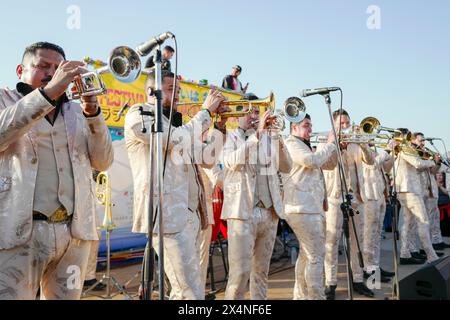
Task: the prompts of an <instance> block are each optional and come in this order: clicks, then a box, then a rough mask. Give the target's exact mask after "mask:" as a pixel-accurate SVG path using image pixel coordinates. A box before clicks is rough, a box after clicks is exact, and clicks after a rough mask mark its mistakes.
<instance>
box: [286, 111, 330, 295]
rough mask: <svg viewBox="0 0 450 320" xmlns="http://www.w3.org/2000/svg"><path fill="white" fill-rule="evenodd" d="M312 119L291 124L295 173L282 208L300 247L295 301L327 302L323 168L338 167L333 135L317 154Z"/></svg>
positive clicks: (288, 180)
mask: <svg viewBox="0 0 450 320" xmlns="http://www.w3.org/2000/svg"><path fill="white" fill-rule="evenodd" d="M311 131H312V124H311V117H310V116H309V115H306V117H305V119H303V120H302V121H301V122H299V123H291V134H290V136H289V137H288V138H287V139H286V140H285V143H286V147H287V149H288V150H289V154H290V156H291V159H292V169H291V171H290V172H289V173H288V174H283V175H282V177H283V190H284V195H283V204H284V213H285V215H286V221H287V222H288V224H289V226H290V227H291V228H292V230H293V231H294V233H295V235H296V236H297V239H298V241H299V244H300V254H299V256H298V258H297V263H296V265H295V287H294V299H295V300H299V299H301V300H325V288H324V284H323V283H324V275H323V266H324V259H325V211H327V194H326V187H325V180H324V177H323V172H322V168H328V169H333V168H334V167H335V166H336V161H337V157H336V147H335V145H334V143H333V141H334V135H333V134H332V132H330V133H329V136H328V143H327V144H326V145H325V146H324V147H323V148H322V149H321V150H320V151H318V152H315V153H314V152H313V151H312V149H311V144H310V137H311Z"/></svg>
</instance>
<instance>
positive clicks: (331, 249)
mask: <svg viewBox="0 0 450 320" xmlns="http://www.w3.org/2000/svg"><path fill="white" fill-rule="evenodd" d="M340 205H341V201H339V200H337V199H330V198H328V211H327V212H326V213H325V221H326V228H327V229H326V230H327V232H326V244H325V283H326V285H327V286H332V285H337V271H338V246H339V242H340V240H341V236H342V231H343V229H342V224H343V220H344V219H343V215H342V211H341V208H340ZM353 207H354V208H356V209H357V210H358V211H359V214H355V215H354V217H353V218H354V221H355V228H353V224H352V222H351V219H349V233H350V262H351V267H352V273H353V282H357V283H361V282H363V270H362V268H361V267H360V265H359V259H358V248H357V243H356V239H355V232H356V234H357V236H358V241H359V245H360V248H361V250H362V249H363V237H362V233H363V232H362V230H363V215H364V208H363V205H362V203H359V202H355V203H354V204H353ZM355 229H356V230H355Z"/></svg>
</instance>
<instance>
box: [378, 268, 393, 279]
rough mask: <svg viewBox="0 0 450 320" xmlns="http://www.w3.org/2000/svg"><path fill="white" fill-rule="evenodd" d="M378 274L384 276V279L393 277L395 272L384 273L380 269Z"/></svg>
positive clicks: (384, 271)
mask: <svg viewBox="0 0 450 320" xmlns="http://www.w3.org/2000/svg"><path fill="white" fill-rule="evenodd" d="M380 273H381V275H382V276H385V277H390V278H392V277H393V276H395V272H390V271H386V270H383V269H382V268H380Z"/></svg>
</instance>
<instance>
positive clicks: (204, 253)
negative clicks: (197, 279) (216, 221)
mask: <svg viewBox="0 0 450 320" xmlns="http://www.w3.org/2000/svg"><path fill="white" fill-rule="evenodd" d="M212 227H213V226H212V225H208V228H207V229H205V230H201V231H200V236H199V237H200V239H199V243H200V272H201V280H202V288H206V278H207V277H208V266H209V247H210V244H211V235H212Z"/></svg>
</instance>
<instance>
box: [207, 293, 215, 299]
mask: <svg viewBox="0 0 450 320" xmlns="http://www.w3.org/2000/svg"><path fill="white" fill-rule="evenodd" d="M205 300H216V295H215V294H214V293H208V294H207V295H206V296H205Z"/></svg>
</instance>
